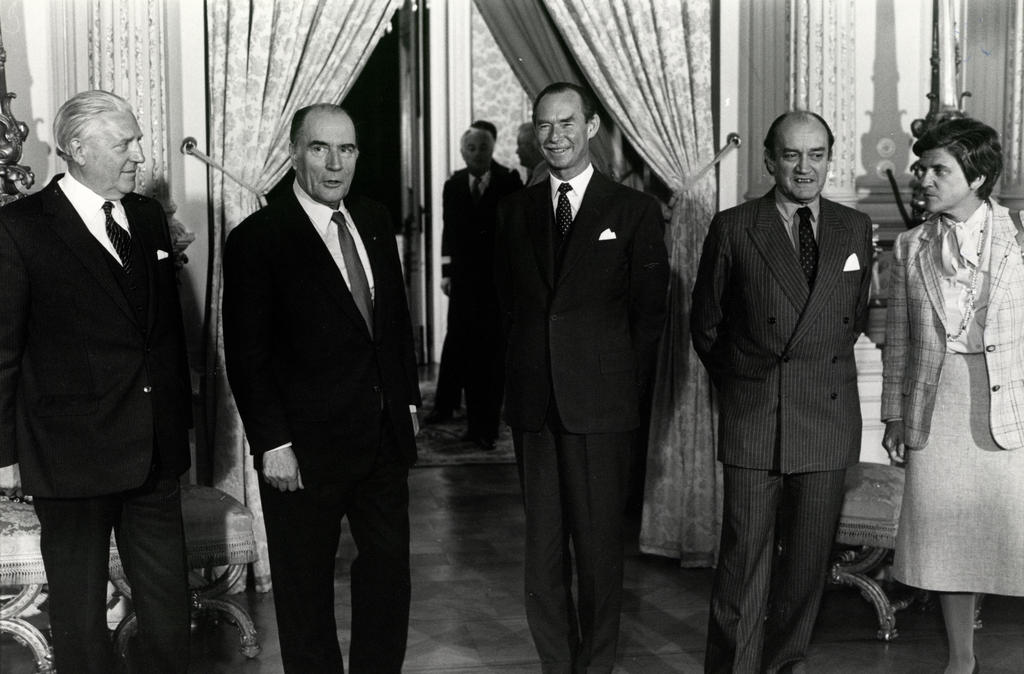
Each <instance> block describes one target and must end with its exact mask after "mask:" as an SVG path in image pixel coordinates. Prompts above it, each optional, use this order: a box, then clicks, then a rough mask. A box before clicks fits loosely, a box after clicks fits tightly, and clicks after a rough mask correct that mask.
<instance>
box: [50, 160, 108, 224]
mask: <svg viewBox="0 0 1024 674" xmlns="http://www.w3.org/2000/svg"><path fill="white" fill-rule="evenodd" d="M57 184H58V185H59V186H60V189H61V191H62V192H63V193H64V196H66V197H67V198H68V201H70V202H71V205H72V206H74V208H75V210H76V211H77V212H78V214H79V215H81V216H82V219H83V220H87V219H88V218H91V217H92V216H94V215H95V214H96V213H100V212H102V210H103V204H104V203H106V202H108V201H109V202H110V203H112V204H113V205H114V210H115V211H118V212H120V213H122V214H123V213H124V206H122V205H121V200H120V199H107V198H105V197H102V196H100V195H99V194H96V193H95V192H93V191H92V190H91V189H89V188H88V187H86V186H85V185H83V184H82V183H81V182H80V181H79V180H78V179H77V178H75V176H73V175H71V172H70V171H67V172H66V173H64V175H63V176H62V177H61V179H60V180H58V181H57Z"/></svg>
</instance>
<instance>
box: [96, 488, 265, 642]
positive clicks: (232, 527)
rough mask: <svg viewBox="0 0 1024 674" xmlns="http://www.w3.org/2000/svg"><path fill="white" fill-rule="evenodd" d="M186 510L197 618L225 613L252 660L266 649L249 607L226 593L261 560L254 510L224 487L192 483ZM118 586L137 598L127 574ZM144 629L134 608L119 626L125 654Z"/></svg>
mask: <svg viewBox="0 0 1024 674" xmlns="http://www.w3.org/2000/svg"><path fill="white" fill-rule="evenodd" d="M181 514H182V517H183V519H184V522H185V550H186V553H187V555H188V564H189V568H191V569H194V570H198V571H193V573H192V577H191V601H192V615H193V619H195V618H197V617H199V616H200V615H203V614H207V615H209V614H215V615H222V616H224V617H225V618H226V619H227V620H228V622H230V623H231V624H232V625H234V626H235V627H236V628H237V629H238V636H239V641H240V644H241V647H240V650H241V652H242V654H243V655H244V656H245V657H247V658H254V657H256V656H257V655H258V654H259V652H260V644H259V642H258V641H257V637H256V627H255V626H254V625H253V622H252V618H251V617H250V616H249V613H248V611H246V610H245V608H243V607H242V606H240V605H239V604H238V603H236V602H235V601H233V600H232V599H230V598H227V597H224V596H223V595H224V593H226V592H227V591H228V589H230V588H231V587H232V586H233V585H234V584H235V582H236V581H238V579H239V578H241V577H242V574H243V573H245V565H246V564H248V563H249V562H252V561H255V559H256V539H255V537H254V535H253V531H252V513H251V512H249V509H248V508H246V507H245V506H243V505H242V504H241V503H239V502H238V501H236V500H235V499H233V498H231V497H230V496H228V495H227V494H225V493H224V492H222V491H220V490H219V489H214V488H213V487H201V486H197V485H189V486H184V487H182V488H181ZM112 580H113V582H114V585H116V586H117V588H118V589H119V590H120V591H121V592H122V593H123V594H124V595H125V596H126V597H129V598H130V597H131V587H130V586H129V585H128V583H127V581H126V580H125V578H124V576H123V574H122V575H121V577H119V578H116V579H114V578H112ZM137 629H138V623H137V619H136V616H135V612H134V611H129V612H128V613H127V615H125V617H124V618H123V619H122V620H121V622H120V624H118V626H117V628H116V629H115V630H114V644H115V650H116V651H117V652H118V653H120V654H121V655H122V656H125V655H126V653H127V650H128V642H129V640H130V639H131V637H132V636H133V635H134V634H135V632H136V631H137Z"/></svg>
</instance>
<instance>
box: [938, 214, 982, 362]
mask: <svg viewBox="0 0 1024 674" xmlns="http://www.w3.org/2000/svg"><path fill="white" fill-rule="evenodd" d="M985 203H987V204H988V213H987V216H986V218H985V225H984V226H983V227H982V228H981V231H980V232H978V264H976V265H974V269H972V270H971V277H970V278H971V285H970V289H969V290H968V291H967V311H965V312H964V313H963V316H961V317H960V329H959V330H957V331H956V334H955V335H951V334H949V333H948V332H947V333H946V342H955V341H957V340H959V339H960V337H961V336H963V334H964V332H965V331H966V330H967V326H968V325H970V323H971V320H972V319H973V318H974V310H975V304H976V303H977V301H978V275H979V272H980V271H981V251H982V249H984V247H985V232H986V231H991V229H992V203H991V202H985Z"/></svg>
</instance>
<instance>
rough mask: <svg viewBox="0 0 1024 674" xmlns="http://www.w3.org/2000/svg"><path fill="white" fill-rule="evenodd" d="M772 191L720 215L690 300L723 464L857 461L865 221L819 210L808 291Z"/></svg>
mask: <svg viewBox="0 0 1024 674" xmlns="http://www.w3.org/2000/svg"><path fill="white" fill-rule="evenodd" d="M780 218H781V216H780V215H779V213H778V210H777V207H776V204H775V195H774V190H773V191H771V192H769V193H768V194H766V195H765V196H764V197H762V198H760V199H757V200H753V201H749V202H747V203H744V204H741V205H739V206H736V207H734V208H731V209H728V210H726V211H722V212H721V213H719V214H717V215H716V216H715V218H714V220H713V221H712V223H711V227H710V229H709V231H708V234H707V238H706V239H705V242H704V251H703V255H702V256H701V263H700V267H699V269H698V272H697V279H696V283H695V286H694V290H693V309H692V314H691V329H692V333H693V334H692V336H693V345H694V349H695V350H696V352H697V355H698V356H699V357H700V358H701V360H702V361H703V362H704V364H705V366H706V367H707V369H708V371H709V373H710V375H711V377H712V380H713V383H714V384H715V387H716V388H717V390H718V393H719V396H720V401H719V402H720V404H719V414H720V417H719V420H720V423H719V428H720V442H719V449H718V455H719V460H720V461H722V462H723V463H725V464H727V465H734V466H739V467H743V468H755V469H766V470H767V469H771V468H773V467H776V466H774V465H773V464H774V462H775V461H776V452H777V451H778V452H779V457H778V464H779V465H778V466H777V468H778V469H779V470H780V471H781V472H783V473H800V472H810V471H825V470H837V469H841V468H845V467H846V466H848V465H850V464H851V463H854V462H856V461H857V457H858V454H859V451H860V437H861V414H860V403H859V398H858V394H857V368H856V362H855V360H854V353H853V345H854V342H855V341H856V339H857V337H858V335H859V334H860V333H861V331H862V329H863V327H864V325H865V323H866V320H867V302H868V288H869V284H870V276H871V262H872V246H871V223H870V221H869V220H868V217H867V216H866V215H864V214H862V213H859V212H857V211H855V210H853V209H850V208H846V207H845V206H842V205H840V204H837V203H834V202H832V201H829V200H827V199H821V200H820V212H819V225H818V247H819V252H818V268H817V276H816V278H815V281H814V284H813V288H809V287H808V283H807V281H806V278H805V276H804V272H803V270H802V269H801V267H800V264H799V262H798V259H797V256H796V254H795V249H794V245H793V242H792V240H791V239H790V237H789V235H788V234H787V233H786V231H785V230H784V228H783V227H782V225H781V222H780Z"/></svg>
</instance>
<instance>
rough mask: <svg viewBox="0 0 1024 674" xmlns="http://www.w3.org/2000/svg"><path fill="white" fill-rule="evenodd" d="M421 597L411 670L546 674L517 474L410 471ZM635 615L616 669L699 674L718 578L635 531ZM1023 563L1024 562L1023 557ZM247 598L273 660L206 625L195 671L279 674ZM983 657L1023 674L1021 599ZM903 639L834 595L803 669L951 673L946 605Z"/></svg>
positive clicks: (469, 469) (987, 668)
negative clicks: (538, 650) (535, 639)
mask: <svg viewBox="0 0 1024 674" xmlns="http://www.w3.org/2000/svg"><path fill="white" fill-rule="evenodd" d="M409 484H410V492H411V520H412V551H413V600H412V617H411V622H410V626H409V648H408V653H407V656H406V666H405V671H406V672H452V673H466V674H469V673H482V672H509V673H510V672H524V673H525V672H537V671H539V666H538V664H537V661H536V658H535V653H534V650H533V645H532V642H531V640H530V635H529V631H528V629H527V626H526V618H525V615H524V611H523V602H522V579H521V576H522V566H521V565H522V553H523V514H522V506H521V503H520V500H519V498H520V497H519V490H518V484H517V482H516V474H515V468H514V467H513V466H511V465H492V466H447V467H437V468H414V469H413V471H412V473H411V475H410V480H409ZM345 540H346V542H345V543H343V544H342V546H341V549H340V550H339V557H338V580H337V585H336V600H337V608H338V611H337V614H338V624H339V626H340V631H339V638H340V639H341V641H342V648H343V650H345V651H347V646H348V644H347V637H348V635H347V624H348V614H349V602H348V568H347V567H348V563H349V562H350V561H351V560H352V559H353V558H354V555H355V550H354V548H352V546H351V543H350V542H347V541H348V538H347V536H346V537H345ZM627 550H628V560H627V564H626V581H625V605H624V607H623V619H622V637H621V640H620V648H619V652H620V657H619V666H618V668H617V669H616V671H617V672H623V673H626V672H629V673H636V674H641V673H642V674H658V673H661V672H699V671H701V669H702V668H701V663H702V661H703V657H704V652H703V651H704V637H705V630H706V623H707V606H708V592H709V587H710V580H711V571H710V570H707V569H680V568H678V567H677V566H676V564H675V563H674V562H673V561H672V560H669V559H664V558H659V557H651V556H647V555H640V554H639V553H638V552H637V550H636V525H635V524H634V525H633V526H632V535H631V536H630V540H629V541H628V542H627ZM1022 563H1024V561H1022ZM237 600H238V601H240V602H242V603H243V604H245V605H246V606H247V607H248V608H249V610H250V611H251V613H252V615H253V618H254V620H255V622H256V627H257V629H258V630H259V634H260V640H261V642H262V645H263V652H262V653H261V654H260V655H259V656H258V657H257V658H255V659H253V660H246V659H245V658H244V657H243V656H242V655H240V654H239V653H238V642H237V637H236V635H235V633H234V630H233V628H232V627H231V626H230V625H228V624H220V625H214V626H206V627H205V628H204V629H202V630H200V631H197V632H196V634H195V639H194V642H193V653H192V662H193V666H192V669H191V671H193V672H199V673H202V674H207V673H211V674H213V673H224V674H240V673H242V672H246V673H256V672H259V673H261V674H263V673H276V672H280V671H281V664H280V657H279V650H278V645H277V628H276V624H275V619H274V610H273V596H272V595H270V594H267V595H257V594H255V593H253V592H249V593H247V594H245V595H240V596H238V597H237ZM982 617H983V621H984V627H983V628H982V629H981V630H979V631H978V632H977V642H976V643H977V653H978V657H979V660H980V663H981V666H982V671H983V672H986V673H989V674H991V673H996V672H998V673H1006V674H1010V673H1013V674H1020V673H1021V672H1024V598H1005V597H988V598H987V599H986V601H985V605H984V611H983V616H982ZM897 626H898V628H899V631H900V636H899V638H898V639H897V640H895V641H894V642H892V643H888V644H886V643H883V642H880V641H877V640H876V639H875V630H876V626H875V621H874V613H873V611H872V610H871V609H870V608H869V606H868V604H867V603H866V602H865V601H863V600H862V599H861V598H860V596H859V595H858V594H857V592H856V591H855V590H851V589H849V588H837V587H833V588H830V589H829V590H828V591H827V592H826V596H825V600H824V605H823V608H822V613H821V616H820V619H819V624H818V628H817V630H816V633H815V637H814V642H813V644H812V646H811V650H810V654H809V659H808V663H807V671H808V672H812V673H818V672H824V673H829V674H831V673H839V674H842V673H846V672H849V673H854V672H858V673H859V672H873V673H881V672H886V673H889V672H891V673H899V674H913V673H921V674H923V673H925V672H941V671H942V667H943V665H944V663H945V657H946V644H945V638H944V636H943V629H942V622H941V616H940V614H939V611H938V608H937V607H934V606H933V607H927V608H924V609H915V608H911V609H908V611H907V612H903V613H900V614H899V617H898V619H897ZM0 670H2V671H3V672H5V673H6V674H22V673H28V672H31V671H32V663H31V661H30V658H29V657H28V651H27V650H26V649H24V648H21V647H20V646H18V645H17V644H15V643H14V642H13V641H12V640H11V639H10V637H9V636H7V635H4V637H3V639H2V641H0Z"/></svg>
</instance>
